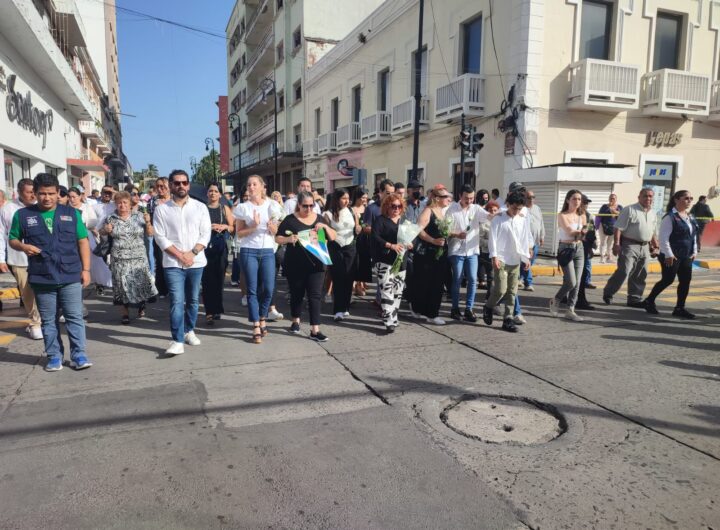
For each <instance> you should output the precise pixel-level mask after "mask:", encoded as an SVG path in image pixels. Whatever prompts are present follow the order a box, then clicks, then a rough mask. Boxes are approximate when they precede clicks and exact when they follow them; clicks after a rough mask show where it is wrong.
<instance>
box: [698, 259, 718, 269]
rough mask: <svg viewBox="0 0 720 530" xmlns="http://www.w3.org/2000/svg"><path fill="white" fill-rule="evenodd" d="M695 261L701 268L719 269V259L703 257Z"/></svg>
mask: <svg viewBox="0 0 720 530" xmlns="http://www.w3.org/2000/svg"><path fill="white" fill-rule="evenodd" d="M695 263H697V264H698V265H699V266H700V267H702V268H703V269H711V270H714V269H720V259H704V260H699V261H696V262H695Z"/></svg>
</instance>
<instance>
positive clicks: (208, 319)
mask: <svg viewBox="0 0 720 530" xmlns="http://www.w3.org/2000/svg"><path fill="white" fill-rule="evenodd" d="M205 324H207V325H208V326H214V325H215V318H214V317H213V316H212V315H205Z"/></svg>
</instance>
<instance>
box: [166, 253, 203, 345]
mask: <svg viewBox="0 0 720 530" xmlns="http://www.w3.org/2000/svg"><path fill="white" fill-rule="evenodd" d="M164 271H165V281H166V282H167V286H168V294H169V295H170V333H171V334H172V340H174V341H175V342H184V341H185V334H186V333H189V332H191V331H192V330H193V329H195V322H196V321H197V314H198V305H199V304H200V280H201V279H202V273H203V268H202V267H197V268H194V269H181V268H179V267H167V268H165V269H164Z"/></svg>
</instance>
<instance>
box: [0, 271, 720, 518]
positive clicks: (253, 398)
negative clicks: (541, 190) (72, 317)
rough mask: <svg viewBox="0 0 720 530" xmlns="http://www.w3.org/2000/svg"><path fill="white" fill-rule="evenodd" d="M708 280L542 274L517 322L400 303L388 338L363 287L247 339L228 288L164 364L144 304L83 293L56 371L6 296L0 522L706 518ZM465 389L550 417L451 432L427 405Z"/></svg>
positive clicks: (713, 441) (714, 481)
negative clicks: (556, 430) (341, 316)
mask: <svg viewBox="0 0 720 530" xmlns="http://www.w3.org/2000/svg"><path fill="white" fill-rule="evenodd" d="M656 279H657V276H652V277H651V280H656ZM719 279H720V278H719V277H718V273H717V272H713V271H699V272H697V273H696V275H695V279H694V283H693V288H692V290H691V297H690V299H689V302H688V307H689V308H691V309H692V310H694V311H695V312H696V313H697V314H698V319H697V320H695V321H692V322H685V321H678V320H677V319H674V318H672V317H671V316H670V310H671V308H672V302H673V299H672V297H673V293H672V292H671V291H667V292H666V293H665V294H664V295H663V298H661V299H660V300H659V301H658V302H659V303H658V306H659V309H660V310H661V313H662V314H661V315H660V316H655V317H652V316H649V315H646V314H645V313H644V311H642V310H637V309H630V308H626V307H625V306H624V305H621V303H620V302H621V301H622V295H618V296H617V297H616V304H614V305H611V306H605V305H604V304H603V303H602V302H601V301H600V300H599V298H600V294H599V291H589V293H590V297H591V298H593V299H594V302H595V303H597V302H599V304H598V306H597V307H598V309H597V310H596V311H595V312H593V313H592V314H590V313H586V314H587V315H588V317H589V318H588V319H587V320H586V321H585V322H583V323H572V322H567V321H565V320H564V319H560V318H553V317H551V316H550V314H549V313H548V311H547V309H546V302H547V299H548V298H549V296H551V293H552V292H553V291H554V290H555V289H557V287H558V285H557V283H558V281H559V280H558V279H556V278H539V279H538V284H537V289H536V291H535V292H534V293H522V301H523V307H524V313H525V316H526V318H527V319H528V324H527V325H525V326H523V327H522V328H521V330H520V332H519V333H517V334H514V335H511V334H508V333H505V332H503V331H501V330H500V329H499V324H496V325H494V326H493V327H491V328H489V327H487V326H485V325H484V324H481V323H479V324H475V325H471V324H466V323H456V322H451V323H450V324H448V325H447V326H442V327H437V326H430V325H426V324H420V323H417V322H412V321H409V320H407V319H406V320H404V321H403V323H402V325H401V326H400V327H399V328H398V330H397V332H396V333H394V334H393V335H390V336H386V335H385V334H384V332H383V331H382V327H381V326H380V325H379V321H378V320H377V318H376V311H375V309H374V308H373V307H372V306H371V304H370V302H369V298H368V299H365V300H358V301H356V302H355V304H354V306H353V310H352V313H353V316H352V317H351V318H350V319H349V320H347V321H346V322H344V323H342V324H334V323H332V322H331V321H329V319H328V322H327V324H325V325H324V326H323V331H324V332H325V333H326V334H327V335H328V336H330V341H329V342H327V343H324V344H317V343H315V342H312V341H310V340H309V339H307V338H306V337H305V336H294V335H290V334H289V333H287V332H286V329H287V326H288V322H287V321H283V322H279V323H277V324H272V325H271V333H270V335H269V336H268V337H267V338H266V339H265V341H264V343H263V344H262V345H260V346H255V345H252V344H250V333H251V329H250V328H249V327H248V325H247V323H246V322H245V317H244V315H245V312H244V308H242V307H241V306H240V304H239V296H238V294H237V290H235V289H230V288H229V289H228V292H227V298H228V303H227V304H226V306H227V308H228V309H229V310H230V313H229V314H228V315H227V317H226V318H224V319H223V320H222V321H220V322H219V323H218V325H216V327H215V328H214V329H212V330H208V329H204V327H203V326H202V325H201V326H200V328H199V329H198V336H199V337H200V338H201V340H202V341H203V344H202V346H200V347H195V348H192V347H186V353H185V355H182V356H179V357H175V358H169V359H168V358H164V356H163V355H162V351H163V350H164V348H165V347H166V345H167V342H168V339H169V337H168V330H167V307H166V304H165V303H164V302H163V301H161V302H159V303H158V304H155V305H154V306H151V307H150V309H149V311H148V317H147V318H145V319H143V320H140V321H133V322H132V324H131V325H130V326H121V325H120V324H119V318H118V315H117V314H116V312H115V311H116V310H115V308H114V307H113V306H112V305H111V298H110V297H109V296H105V297H100V298H98V297H94V296H93V297H91V298H90V299H88V301H87V305H88V308H89V309H90V319H89V325H88V337H89V355H90V357H91V359H92V360H93V361H94V362H95V366H93V367H92V368H91V369H89V370H86V371H82V372H73V371H72V370H71V369H70V368H69V367H66V368H65V369H63V370H62V371H61V372H58V373H46V372H44V371H43V370H42V365H43V364H44V360H43V359H42V357H41V353H42V345H41V344H40V343H38V342H33V341H30V340H29V339H26V338H25V337H24V335H23V333H22V327H23V326H24V324H23V322H22V320H21V319H20V318H19V315H20V310H17V309H16V310H13V309H7V304H6V310H5V311H4V312H3V313H2V315H1V316H2V322H0V344H2V345H4V346H3V349H2V350H0V366H1V367H2V369H1V370H0V442H1V443H0V528H3V529H5V528H23V529H24V528H68V529H69V528H73V529H79V528H333V529H335V528H492V529H495V528H498V529H506V528H509V529H517V528H525V527H531V528H683V529H685V528H718V527H719V526H720V507H719V506H718V503H719V502H720V501H718V498H717V492H718V491H720V406H718V404H719V403H720V362H719V360H718V353H720V346H719V340H718V339H719V338H720V319H719V318H718V316H719V315H720V281H718V280H719ZM595 283H597V284H598V285H603V284H604V278H596V279H595ZM279 299H284V295H283V293H281V294H280V296H279ZM280 305H281V310H283V309H286V308H284V307H283V304H280ZM324 308H325V310H326V312H327V313H329V312H330V309H331V308H330V306H329V305H326V306H325V307H324ZM446 309H449V308H446ZM285 312H286V313H287V311H285ZM303 328H304V329H303V331H304V332H307V331H308V330H307V328H306V326H303ZM476 394H481V395H491V396H513V397H515V396H517V397H525V398H529V399H532V400H536V401H539V402H541V403H543V404H546V405H548V406H550V407H554V409H556V410H557V411H558V413H559V415H561V417H562V418H563V421H564V422H565V423H566V429H567V430H566V432H564V433H563V434H562V435H561V436H559V437H558V438H556V439H555V440H552V441H550V442H547V443H543V444H538V445H531V446H521V445H512V444H492V443H486V442H484V441H480V440H476V439H471V438H467V437H465V436H462V435H461V434H459V433H457V432H455V431H453V430H451V429H450V428H448V426H447V425H445V424H444V423H443V422H442V421H441V419H440V418H441V414H442V412H443V410H445V409H446V408H447V407H448V406H449V405H452V404H453V403H454V402H455V400H457V399H458V398H459V397H460V396H463V395H465V396H468V395H469V396H473V395H476ZM517 427H518V428H522V425H518V426H517Z"/></svg>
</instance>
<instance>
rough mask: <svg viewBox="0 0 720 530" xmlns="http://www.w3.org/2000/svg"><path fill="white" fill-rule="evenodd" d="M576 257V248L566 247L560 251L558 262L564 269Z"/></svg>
mask: <svg viewBox="0 0 720 530" xmlns="http://www.w3.org/2000/svg"><path fill="white" fill-rule="evenodd" d="M574 256H575V248H574V247H565V248H564V249H562V250H560V251H559V252H558V254H557V262H558V265H559V266H560V267H564V266H565V265H567V264H568V263H570V262H571V261H572V260H573V257H574Z"/></svg>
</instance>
